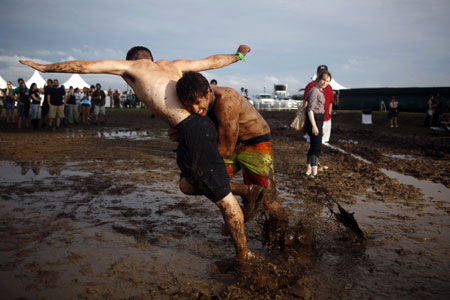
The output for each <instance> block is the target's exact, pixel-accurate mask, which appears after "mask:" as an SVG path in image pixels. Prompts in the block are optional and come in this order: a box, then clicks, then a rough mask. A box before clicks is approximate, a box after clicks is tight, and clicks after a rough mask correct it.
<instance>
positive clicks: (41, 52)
mask: <svg viewBox="0 0 450 300" xmlns="http://www.w3.org/2000/svg"><path fill="white" fill-rule="evenodd" d="M34 52H35V53H36V54H38V55H43V56H50V55H52V56H53V55H58V56H64V55H66V52H64V51H51V50H45V49H41V50H35V51H34Z"/></svg>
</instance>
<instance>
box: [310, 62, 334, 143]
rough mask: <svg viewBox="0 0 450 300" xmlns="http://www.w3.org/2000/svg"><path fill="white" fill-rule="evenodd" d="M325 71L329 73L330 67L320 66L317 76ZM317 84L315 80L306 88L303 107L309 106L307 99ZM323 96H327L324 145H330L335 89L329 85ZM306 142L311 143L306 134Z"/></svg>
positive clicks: (323, 128)
mask: <svg viewBox="0 0 450 300" xmlns="http://www.w3.org/2000/svg"><path fill="white" fill-rule="evenodd" d="M323 71H328V67H327V66H326V65H320V66H318V67H317V76H318V75H319V73H321V72H323ZM315 84H316V81H315V80H313V81H311V82H310V83H308V85H307V86H306V87H305V93H304V94H303V107H306V105H307V104H308V103H307V101H306V98H307V96H308V93H309V91H310V90H311V88H312V87H313V86H314V85H315ZM323 95H324V96H325V104H324V108H325V113H324V119H323V127H322V131H323V136H322V144H325V143H328V141H329V140H330V134H331V112H332V110H333V102H334V96H333V89H332V88H331V85H328V86H327V87H326V88H325V89H324V90H323ZM306 140H307V142H308V143H309V135H308V134H306Z"/></svg>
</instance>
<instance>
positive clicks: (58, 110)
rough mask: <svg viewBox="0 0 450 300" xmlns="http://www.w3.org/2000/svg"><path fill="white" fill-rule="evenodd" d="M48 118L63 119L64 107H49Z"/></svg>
mask: <svg viewBox="0 0 450 300" xmlns="http://www.w3.org/2000/svg"><path fill="white" fill-rule="evenodd" d="M48 118H49V119H54V118H64V105H51V104H50V109H49V111H48Z"/></svg>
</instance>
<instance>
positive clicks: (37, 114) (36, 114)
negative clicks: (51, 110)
mask: <svg viewBox="0 0 450 300" xmlns="http://www.w3.org/2000/svg"><path fill="white" fill-rule="evenodd" d="M40 118H41V105H40V104H31V120H35V119H40Z"/></svg>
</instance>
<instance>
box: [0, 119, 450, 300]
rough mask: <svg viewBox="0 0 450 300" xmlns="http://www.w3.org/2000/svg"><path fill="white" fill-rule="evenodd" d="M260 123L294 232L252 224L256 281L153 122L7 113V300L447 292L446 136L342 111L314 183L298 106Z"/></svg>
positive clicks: (3, 270)
mask: <svg viewBox="0 0 450 300" xmlns="http://www.w3.org/2000/svg"><path fill="white" fill-rule="evenodd" d="M263 115H264V117H265V118H266V119H267V120H268V122H269V124H270V126H271V128H272V133H273V141H274V149H275V168H276V172H277V174H276V175H277V184H278V187H277V188H278V193H279V197H280V199H281V202H282V204H283V205H284V207H285V208H286V209H287V211H288V215H289V220H288V221H289V223H288V224H282V226H283V227H282V230H279V229H278V231H275V234H274V231H273V230H272V229H273V228H272V227H273V226H274V224H273V223H271V222H268V218H267V217H266V216H265V215H264V214H261V215H260V216H258V217H257V218H255V219H254V220H252V221H251V222H249V223H248V224H246V231H247V236H248V241H249V246H250V248H251V249H252V250H254V251H256V252H258V253H260V254H262V255H263V256H264V257H265V262H264V263H263V264H261V265H258V266H257V267H256V270H254V272H253V273H252V274H238V273H236V272H235V271H234V269H233V256H234V249H233V246H232V243H231V240H230V238H229V236H228V235H227V234H226V233H225V232H224V231H223V221H222V218H221V215H220V212H219V210H218V209H217V208H216V206H215V205H214V204H212V203H211V202H210V201H209V200H207V199H206V198H204V197H190V196H185V195H183V194H182V193H181V192H179V190H178V178H179V171H178V168H177V165H176V162H175V153H174V151H173V150H174V149H175V148H176V145H175V144H174V143H172V142H170V141H169V139H168V138H167V136H166V130H167V127H166V125H165V124H163V123H162V122H161V121H159V120H157V119H152V118H151V117H150V114H149V113H147V112H145V111H144V110H139V111H134V110H127V111H124V110H120V111H108V116H107V117H108V119H107V123H106V124H105V125H95V126H90V127H87V126H74V127H68V128H67V127H66V128H62V129H60V130H57V131H46V130H41V131H38V132H36V131H31V130H22V131H19V130H17V129H15V128H12V127H8V126H7V125H6V124H5V123H4V120H1V121H0V125H1V128H0V161H1V168H0V199H1V200H0V207H1V210H0V218H1V219H0V220H1V221H0V254H1V255H0V296H1V299H396V298H397V299H445V298H449V297H450V286H449V283H448V278H449V277H450V265H449V261H450V259H449V256H450V228H449V227H450V223H449V222H448V220H449V214H450V164H449V158H450V155H449V153H450V151H449V150H450V136H449V135H448V133H446V132H429V131H428V130H426V129H424V128H422V127H421V126H420V125H421V123H422V122H423V119H422V115H417V114H402V116H401V118H400V128H396V129H395V130H392V129H390V128H388V127H387V121H386V119H385V116H384V115H374V123H375V124H374V125H361V124H360V121H361V120H360V117H361V116H360V114H358V113H350V112H338V114H337V115H336V116H335V117H334V119H333V131H332V137H331V141H330V144H331V145H332V146H333V147H334V148H332V147H323V149H322V155H321V158H320V162H321V168H320V171H319V178H314V179H308V178H306V177H305V176H304V175H303V172H304V169H305V156H306V152H307V149H308V146H309V144H307V143H305V142H304V140H303V139H302V134H301V133H298V132H295V131H293V130H291V129H289V128H288V124H289V123H290V121H291V119H292V118H293V113H292V112H291V113H289V112H264V113H263ZM423 117H425V116H424V115H423ZM402 121H403V123H402ZM403 124H405V125H403ZM235 180H238V181H239V180H241V178H239V177H238V178H236V179H235ZM330 201H335V202H336V203H339V205H341V206H342V208H344V209H345V210H346V211H347V212H349V214H352V216H353V217H354V219H355V220H356V221H357V222H358V225H359V228H360V229H361V230H362V232H363V235H364V237H365V239H359V238H355V235H354V232H352V230H349V229H348V227H346V226H343V225H342V223H341V222H339V221H338V220H337V219H336V217H335V215H334V214H333V213H331V212H330V209H329V205H330ZM269 233H270V234H269Z"/></svg>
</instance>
